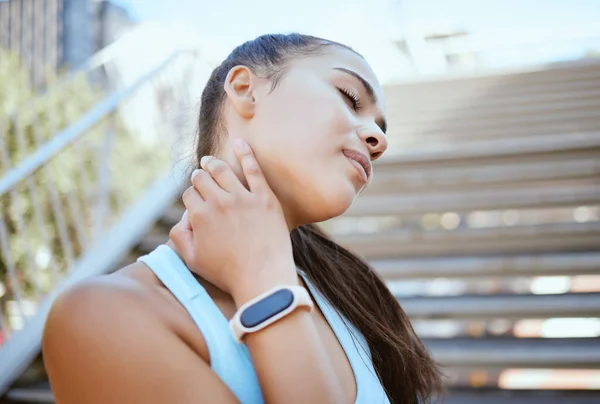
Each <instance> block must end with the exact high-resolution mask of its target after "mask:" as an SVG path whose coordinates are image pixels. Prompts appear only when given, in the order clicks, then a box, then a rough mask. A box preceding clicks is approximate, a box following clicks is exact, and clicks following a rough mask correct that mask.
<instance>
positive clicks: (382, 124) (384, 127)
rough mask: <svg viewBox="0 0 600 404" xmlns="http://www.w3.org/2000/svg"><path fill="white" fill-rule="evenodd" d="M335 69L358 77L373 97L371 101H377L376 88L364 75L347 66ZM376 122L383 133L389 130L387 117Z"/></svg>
mask: <svg viewBox="0 0 600 404" xmlns="http://www.w3.org/2000/svg"><path fill="white" fill-rule="evenodd" d="M333 69H334V70H338V71H340V72H343V73H346V74H349V75H351V76H353V77H355V78H356V79H358V81H360V83H361V84H362V85H363V87H364V88H365V92H366V93H367V95H368V96H369V98H370V99H371V102H372V103H373V104H375V103H377V95H375V90H373V86H372V85H371V83H369V82H368V81H367V80H365V79H364V77H362V76H361V75H360V74H358V73H356V72H355V71H353V70H350V69H346V68H345V67H334V68H333ZM375 123H376V124H377V126H379V128H380V129H381V131H382V132H383V133H386V131H387V122H386V120H385V118H383V117H381V118H378V119H377V120H376V121H375Z"/></svg>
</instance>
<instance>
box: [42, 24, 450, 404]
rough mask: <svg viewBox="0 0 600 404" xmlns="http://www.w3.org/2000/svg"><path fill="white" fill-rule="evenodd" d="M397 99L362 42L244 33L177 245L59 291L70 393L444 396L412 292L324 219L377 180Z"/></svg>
mask: <svg viewBox="0 0 600 404" xmlns="http://www.w3.org/2000/svg"><path fill="white" fill-rule="evenodd" d="M383 110H384V103H383V91H382V88H381V86H380V84H379V83H378V81H377V78H376V77H375V74H374V73H373V71H372V70H371V68H370V67H369V65H368V64H367V63H366V62H365V60H364V59H363V58H362V57H361V56H360V55H358V54H357V53H356V52H354V51H353V50H351V49H350V48H348V47H346V46H344V45H340V44H338V43H334V42H330V41H327V40H324V39H320V38H315V37H311V36H305V35H299V34H291V35H265V36H261V37H259V38H257V39H255V40H253V41H249V42H247V43H245V44H243V45H241V46H239V47H238V48H236V49H235V50H234V51H233V52H232V53H231V55H230V56H229V57H228V58H227V59H226V60H225V61H224V62H223V63H222V64H221V65H220V66H219V67H217V68H216V69H215V70H214V71H213V73H212V75H211V77H210V79H209V80H208V83H207V85H206V88H205V89H204V92H203V94H202V104H201V108H200V117H199V130H198V139H197V150H196V155H197V158H198V162H199V164H198V167H199V169H197V170H195V171H194V174H193V176H192V184H193V186H192V187H190V188H188V189H187V190H186V191H185V193H184V195H183V202H184V204H185V206H186V214H185V215H184V217H183V218H182V220H181V221H180V222H179V223H178V224H177V225H176V226H175V227H174V228H173V229H172V230H171V232H170V239H169V241H168V243H167V244H166V245H163V246H160V247H158V248H157V249H156V250H155V251H153V252H152V253H150V254H148V255H147V256H144V257H141V258H140V259H139V260H138V262H137V263H135V264H133V265H131V266H128V267H126V268H123V269H121V270H119V271H117V272H116V273H114V274H111V275H107V276H103V277H98V278H95V279H91V280H88V281H86V282H85V283H83V284H80V285H78V286H77V287H75V288H73V289H71V290H69V291H67V292H65V293H63V294H62V295H61V296H60V297H59V298H58V299H57V300H56V302H55V303H54V305H53V307H52V310H51V312H50V315H49V318H48V322H47V324H46V328H45V332H44V340H43V352H44V359H45V362H46V366H47V370H48V374H49V377H50V382H51V385H52V388H53V391H54V394H55V396H56V399H57V403H59V404H70V403H86V404H94V403H128V404H129V403H145V404H149V403H233V402H242V403H259V402H263V401H264V402H268V403H352V402H357V403H384V402H388V401H389V402H392V403H416V402H428V401H430V399H431V397H432V395H433V394H434V393H436V391H438V390H439V384H440V382H439V375H438V370H437V368H436V366H435V363H434V362H433V361H432V359H431V358H430V356H429V355H428V353H427V351H426V349H425V348H424V347H423V345H422V344H421V342H420V341H419V339H418V338H417V336H416V335H415V333H414V331H413V329H412V327H411V324H410V322H409V320H408V318H407V316H406V315H405V313H404V312H403V311H402V309H401V308H400V306H399V305H398V303H397V302H396V300H395V298H394V296H393V295H392V294H391V293H390V292H389V290H388V289H387V288H386V286H385V284H384V283H383V282H382V281H381V279H380V278H379V277H378V276H377V274H376V273H374V272H373V270H372V269H371V268H370V267H369V266H368V265H367V264H366V263H365V262H364V261H362V260H361V259H359V258H358V257H356V256H355V255H353V254H352V253H350V252H349V251H347V250H345V249H344V248H342V247H340V246H338V245H337V244H335V243H334V242H333V241H331V240H330V239H329V238H328V237H327V236H326V235H325V234H323V233H322V232H321V231H320V230H319V229H318V227H316V226H315V225H314V224H313V223H316V222H320V221H323V220H326V219H330V218H333V217H336V216H339V215H341V214H342V213H343V212H344V211H346V210H347V209H348V207H349V206H350V205H351V203H352V201H353V200H354V198H355V197H356V196H357V195H358V194H359V193H360V192H361V191H362V190H363V189H364V188H365V186H366V185H367V184H368V183H369V181H370V178H371V161H373V160H375V159H377V158H379V157H380V156H381V155H382V153H383V152H384V151H385V149H386V147H387V141H386V137H385V131H386V124H385V119H384V116H383V112H382V111H383ZM250 145H251V147H250ZM258 163H260V165H259V164H258ZM307 292H309V293H307ZM296 305H297V306H296ZM229 321H231V323H230V324H228V322H229ZM236 339H239V340H240V342H241V343H239V342H238V341H236Z"/></svg>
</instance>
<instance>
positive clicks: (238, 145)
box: [235, 139, 271, 193]
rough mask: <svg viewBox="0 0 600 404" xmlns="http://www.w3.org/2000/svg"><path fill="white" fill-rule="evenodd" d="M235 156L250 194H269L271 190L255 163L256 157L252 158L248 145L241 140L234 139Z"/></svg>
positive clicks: (252, 154)
mask: <svg viewBox="0 0 600 404" xmlns="http://www.w3.org/2000/svg"><path fill="white" fill-rule="evenodd" d="M235 154H236V157H237V158H238V160H239V161H240V164H241V166H242V170H243V171H244V176H245V177H246V181H247V182H248V188H249V189H250V192H254V193H263V192H269V191H270V190H271V188H270V187H269V184H267V180H266V179H265V176H264V175H263V172H262V170H261V168H260V166H259V165H258V161H256V157H255V156H254V153H253V152H252V149H251V148H250V145H248V143H246V142H245V141H244V140H243V139H236V141H235Z"/></svg>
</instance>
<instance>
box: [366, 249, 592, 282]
mask: <svg viewBox="0 0 600 404" xmlns="http://www.w3.org/2000/svg"><path fill="white" fill-rule="evenodd" d="M370 264H371V265H372V266H373V268H375V270H376V271H377V272H378V273H379V274H380V275H381V277H383V278H384V279H386V280H399V279H414V278H417V279H427V278H476V277H491V276H502V277H517V276H521V277H522V276H551V275H569V276H574V275H583V274H598V273H600V252H578V253H562V254H561V253H545V254H521V255H508V256H487V257H486V256H480V257H478V256H473V257H434V258H416V259H408V258H407V259H394V258H392V259H387V260H373V261H371V262H370Z"/></svg>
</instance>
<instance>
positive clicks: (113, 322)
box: [42, 274, 235, 404]
mask: <svg viewBox="0 0 600 404" xmlns="http://www.w3.org/2000/svg"><path fill="white" fill-rule="evenodd" d="M161 307H162V308H163V309H164V310H167V312H170V311H172V309H171V308H169V305H168V304H164V299H162V300H161V296H160V293H158V292H157V290H155V289H154V288H153V287H152V286H151V285H148V284H145V283H144V282H140V281H139V280H138V279H135V278H131V277H128V276H123V274H113V275H108V276H100V277H96V278H92V279H89V280H86V281H84V282H82V283H80V284H78V285H76V286H74V287H71V288H70V289H68V290H65V291H64V292H63V293H61V294H60V295H59V296H58V297H57V299H56V300H55V302H54V304H53V305H52V308H51V310H50V313H49V315H48V319H47V322H46V326H45V329H44V334H43V341H42V350H43V354H44V362H45V364H46V368H47V370H48V375H49V378H50V382H51V385H52V389H53V392H54V394H55V396H56V400H57V403H66V404H69V403H81V402H85V403H90V404H95V403H106V402H111V403H117V404H118V403H132V402H144V403H159V402H160V403H163V402H181V403H187V402H200V403H201V402H207V401H208V400H210V395H211V394H214V395H216V396H217V397H222V399H223V402H225V403H227V402H235V398H234V397H233V394H232V393H231V392H230V390H229V389H228V388H227V387H226V386H225V385H224V384H223V383H222V382H221V381H220V379H219V378H218V377H217V376H216V374H214V373H213V372H212V370H211V369H210V366H209V364H208V363H207V362H206V361H205V360H204V359H203V358H202V357H201V356H200V355H198V353H197V352H196V351H195V350H194V349H192V347H190V345H189V344H187V343H186V341H185V340H184V339H182V338H181V336H180V335H178V332H177V330H176V329H174V328H173V326H172V324H171V323H169V321H167V320H168V316H165V314H167V313H161V312H160V310H161ZM194 374H195V375H196V376H195V377H194V378H193V379H192V378H191V377H190V375H194ZM124 381H126V383H124ZM159 381H160V382H159Z"/></svg>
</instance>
